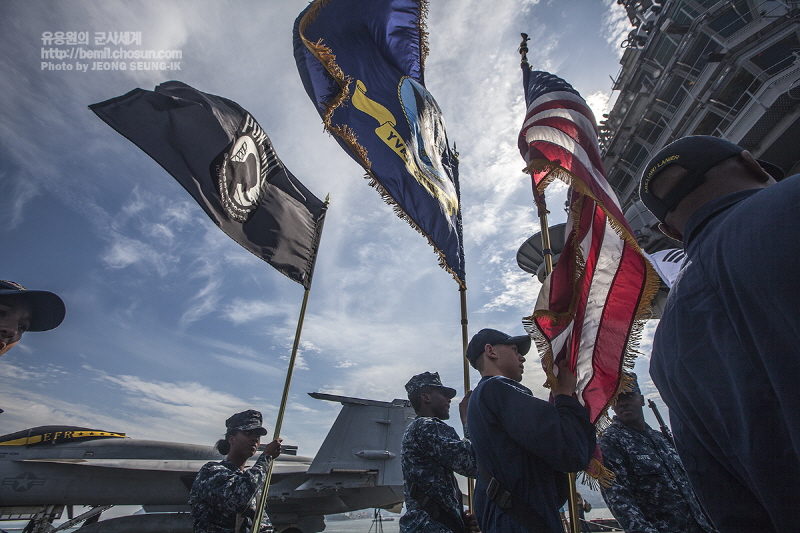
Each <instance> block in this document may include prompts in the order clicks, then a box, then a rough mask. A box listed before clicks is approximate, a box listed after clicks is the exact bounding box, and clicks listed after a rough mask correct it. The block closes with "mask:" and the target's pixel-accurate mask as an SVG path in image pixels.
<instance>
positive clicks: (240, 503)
mask: <svg viewBox="0 0 800 533" xmlns="http://www.w3.org/2000/svg"><path fill="white" fill-rule="evenodd" d="M225 426H226V427H227V432H226V433H225V438H224V439H221V440H219V441H217V446H216V447H217V449H218V450H219V452H220V453H221V454H223V455H227V457H226V458H225V459H224V460H222V461H220V462H218V463H217V462H213V461H212V462H210V463H206V464H205V465H203V468H201V469H200V472H198V474H197V477H196V478H195V480H194V484H193V485H192V490H191V491H190V492H189V505H190V506H191V507H192V516H193V517H194V533H250V532H251V526H252V523H253V519H254V518H255V507H256V505H257V502H258V498H259V497H260V496H261V488H262V486H263V484H264V477H265V476H266V474H267V469H268V468H269V464H270V462H271V461H272V460H273V459H274V458H275V457H278V456H279V455H280V453H281V444H280V440H281V439H278V440H274V441H272V442H270V443H269V444H267V446H266V448H265V449H264V451H263V453H262V454H261V456H259V458H258V459H257V460H256V463H255V464H254V465H253V466H252V467H251V468H249V469H247V470H245V469H244V465H245V463H246V462H247V460H248V459H250V458H251V457H253V456H254V455H255V454H256V451H257V450H258V445H259V443H260V442H261V437H262V436H264V435H266V434H267V430H266V429H264V427H263V426H262V425H261V413H259V412H258V411H254V410H252V409H251V410H248V411H244V412H241V413H236V414H235V415H233V416H232V417H230V418H229V419H228V420H226V421H225ZM237 529H238V531H237ZM272 531H273V529H272V523H271V522H270V520H269V516H268V515H267V513H266V510H265V512H264V515H263V518H262V520H261V528H260V529H259V533H271V532H272Z"/></svg>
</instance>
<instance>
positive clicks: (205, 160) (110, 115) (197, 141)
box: [89, 81, 327, 289]
mask: <svg viewBox="0 0 800 533" xmlns="http://www.w3.org/2000/svg"><path fill="white" fill-rule="evenodd" d="M89 108H90V109H91V110H92V111H94V112H95V113H96V114H97V116H98V117H100V118H101V119H103V120H104V121H105V122H106V123H107V124H108V125H109V126H111V127H112V128H114V129H115V130H116V131H117V132H119V133H120V134H122V135H123V136H124V137H126V138H127V139H128V140H130V141H131V142H132V143H133V144H135V145H136V146H138V147H139V148H141V149H142V150H143V151H144V152H145V153H146V154H147V155H149V156H150V157H152V158H153V159H154V160H155V161H156V162H157V163H158V164H159V165H161V166H162V167H164V169H165V170H166V171H167V172H169V173H170V174H171V175H172V177H174V178H175V179H176V180H178V183H180V184H181V185H182V186H183V187H184V188H185V189H186V190H187V191H188V192H189V194H191V195H192V197H193V198H194V199H195V200H196V201H197V203H199V204H200V206H201V207H202V208H203V210H204V211H205V212H206V214H207V215H208V216H209V217H210V218H211V220H213V221H214V223H215V224H217V226H219V227H220V229H222V231H224V232H225V233H226V234H227V235H228V236H229V237H231V238H232V239H233V240H235V241H236V242H238V243H239V244H241V245H242V246H244V247H245V248H246V249H248V250H249V251H250V252H252V253H253V254H255V255H257V256H258V257H260V258H261V259H263V260H264V261H266V262H267V263H269V264H270V265H272V266H273V267H275V268H276V269H277V270H278V271H279V272H282V273H283V274H285V275H286V276H288V277H289V278H291V279H293V280H294V281H296V282H298V283H300V284H302V285H303V286H304V287H305V288H306V289H308V288H310V286H311V277H312V274H313V272H314V261H315V260H316V255H317V248H318V247H319V238H320V235H321V233H322V224H323V221H324V219H325V212H326V210H327V204H326V203H325V202H323V201H321V200H320V199H319V198H317V197H316V196H314V195H313V194H312V193H311V191H309V190H308V189H306V188H305V187H304V186H303V184H302V183H300V182H299V181H298V180H297V178H295V177H294V176H293V175H292V173H291V172H289V171H288V170H287V169H286V167H284V166H283V163H281V161H280V159H279V158H278V156H277V155H276V154H275V151H274V150H273V149H272V144H271V143H270V140H269V137H267V134H266V133H265V132H264V130H263V129H261V126H259V125H258V122H256V120H255V119H254V118H253V117H252V116H251V115H250V113H248V112H247V111H245V110H244V109H242V107H241V106H239V104H237V103H236V102H233V101H231V100H228V99H226V98H222V97H220V96H214V95H212V94H206V93H203V92H200V91H198V90H197V89H194V88H193V87H190V86H189V85H186V84H185V83H182V82H179V81H168V82H166V83H162V84H161V85H159V86H158V87H156V88H155V90H154V91H146V90H144V89H134V90H132V91H131V92H129V93H127V94H125V95H122V96H119V97H117V98H112V99H111V100H107V101H105V102H100V103H97V104H92V105H90V106H89Z"/></svg>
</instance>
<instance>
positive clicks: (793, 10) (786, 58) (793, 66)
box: [600, 0, 800, 253]
mask: <svg viewBox="0 0 800 533" xmlns="http://www.w3.org/2000/svg"><path fill="white" fill-rule="evenodd" d="M617 3H618V4H620V5H623V6H624V7H625V8H626V10H627V12H628V18H629V19H630V20H631V23H632V24H633V26H634V28H633V29H632V31H631V32H630V34H629V35H628V38H627V39H625V40H624V41H623V42H622V45H623V46H624V47H625V52H624V54H623V56H622V59H621V61H620V64H621V65H622V68H621V69H620V72H619V74H618V75H617V77H616V79H615V80H614V85H613V89H614V90H617V91H620V92H619V95H618V98H617V100H616V103H615V105H614V108H613V109H612V110H611V111H610V112H609V113H608V115H605V116H604V119H605V120H603V121H601V123H600V129H601V148H602V154H603V164H604V165H605V168H606V171H607V175H608V180H609V182H610V183H611V185H612V187H613V188H614V190H615V192H616V193H617V195H618V196H619V199H620V202H621V204H622V206H623V211H624V213H625V216H626V217H627V218H628V221H629V222H630V224H631V226H632V227H633V229H634V231H635V232H636V234H637V239H638V240H639V243H640V244H641V245H642V247H643V248H644V249H645V250H646V251H648V252H651V253H652V252H655V251H657V250H661V249H665V248H675V247H676V246H679V243H676V242H674V241H672V240H670V239H668V238H667V237H665V236H663V235H662V234H661V233H660V232H659V231H658V229H657V221H656V220H655V218H654V217H653V216H652V215H651V214H650V213H649V212H648V211H647V209H646V208H645V207H644V205H642V204H641V202H639V200H638V192H637V186H638V177H639V171H640V168H641V166H642V165H643V164H644V163H645V162H646V161H647V159H648V158H649V157H650V155H651V154H654V153H655V152H657V151H658V150H659V149H661V148H662V147H663V146H665V145H666V144H668V143H669V142H671V141H673V140H675V139H678V138H680V137H684V136H686V135H715V136H718V137H722V138H725V139H727V140H729V141H731V142H734V143H736V144H739V145H740V146H742V148H744V149H746V150H749V151H750V152H752V153H753V155H754V156H755V157H757V158H760V159H765V160H767V161H770V162H772V163H775V164H776V165H778V166H780V167H782V168H783V170H784V171H786V173H787V175H790V174H793V173H797V172H799V171H800V148H798V138H799V137H800V120H799V119H800V61H798V59H799V58H800V37H799V36H798V33H800V1H797V0H766V1H765V0H723V1H718V0H663V1H662V2H656V1H653V0H617Z"/></svg>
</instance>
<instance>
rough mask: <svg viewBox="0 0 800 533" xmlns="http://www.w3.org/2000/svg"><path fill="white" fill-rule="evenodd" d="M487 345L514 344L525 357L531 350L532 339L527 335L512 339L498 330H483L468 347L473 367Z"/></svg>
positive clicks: (468, 355) (473, 338)
mask: <svg viewBox="0 0 800 533" xmlns="http://www.w3.org/2000/svg"><path fill="white" fill-rule="evenodd" d="M487 344H514V345H516V347H517V351H518V352H519V353H520V355H525V354H526V353H528V351H529V350H530V349H531V338H530V337H529V336H527V335H520V336H518V337H512V336H511V335H508V334H506V333H503V332H502V331H497V330H496V329H488V328H487V329H482V330H480V331H479V332H478V333H476V334H475V336H473V337H472V340H471V341H469V345H468V346H467V359H468V360H469V362H470V364H471V365H472V366H473V367H474V366H475V361H477V359H478V357H480V356H481V355H482V354H483V348H484V347H485V346H486V345H487Z"/></svg>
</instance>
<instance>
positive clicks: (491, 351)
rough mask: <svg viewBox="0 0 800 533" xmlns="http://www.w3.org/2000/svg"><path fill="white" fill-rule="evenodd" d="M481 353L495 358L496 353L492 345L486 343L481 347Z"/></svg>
mask: <svg viewBox="0 0 800 533" xmlns="http://www.w3.org/2000/svg"><path fill="white" fill-rule="evenodd" d="M483 355H485V356H486V357H488V358H489V359H497V354H496V353H495V352H494V347H493V346H492V345H491V344H488V343H487V344H486V346H484V347H483Z"/></svg>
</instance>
